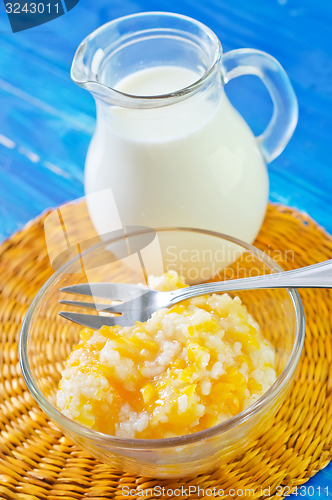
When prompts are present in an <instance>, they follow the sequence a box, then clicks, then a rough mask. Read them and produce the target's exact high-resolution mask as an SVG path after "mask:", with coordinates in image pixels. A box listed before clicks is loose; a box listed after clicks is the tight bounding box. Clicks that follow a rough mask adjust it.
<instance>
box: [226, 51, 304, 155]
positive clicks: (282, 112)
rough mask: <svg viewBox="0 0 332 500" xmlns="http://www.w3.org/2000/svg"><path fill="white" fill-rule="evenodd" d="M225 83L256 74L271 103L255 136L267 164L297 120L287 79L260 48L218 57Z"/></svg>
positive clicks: (295, 105) (283, 72)
mask: <svg viewBox="0 0 332 500" xmlns="http://www.w3.org/2000/svg"><path fill="white" fill-rule="evenodd" d="M222 64H223V68H224V81H225V83H227V82H229V81H230V80H232V78H235V77H237V76H241V75H255V76H258V77H259V78H260V79H261V80H262V82H263V83H264V85H265V86H266V88H267V90H268V91H269V94H270V96H271V99H272V102H273V114H272V118H271V120H270V122H269V124H268V126H267V127H266V129H265V130H264V132H263V133H262V134H261V135H259V136H258V137H257V141H258V143H259V146H260V149H261V152H262V154H263V157H264V159H265V161H266V162H267V163H270V162H271V161H272V160H274V159H275V158H277V156H279V155H280V153H281V152H282V151H283V150H284V149H285V147H286V145H287V143H288V141H289V140H290V138H291V137H292V135H293V132H294V130H295V127H296V124H297V119H298V104H297V99H296V96H295V92H294V90H293V87H292V85H291V83H290V81H289V78H288V76H287V74H286V72H285V70H284V69H283V67H282V66H281V65H280V64H279V63H278V61H277V60H276V59H275V58H274V57H272V56H270V55H269V54H267V53H266V52H262V51H261V50H255V49H237V50H231V51H229V52H226V54H224V55H223V57H222Z"/></svg>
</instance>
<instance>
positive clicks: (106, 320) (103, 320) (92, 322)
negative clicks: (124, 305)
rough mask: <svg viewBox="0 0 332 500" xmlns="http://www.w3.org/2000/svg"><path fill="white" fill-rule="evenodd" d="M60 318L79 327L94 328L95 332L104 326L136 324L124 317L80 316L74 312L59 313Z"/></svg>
mask: <svg viewBox="0 0 332 500" xmlns="http://www.w3.org/2000/svg"><path fill="white" fill-rule="evenodd" d="M59 314H60V316H62V317H63V318H65V319H69V320H70V321H73V322H74V323H78V324H79V325H83V326H87V327H88V328H93V329H94V330H99V328H101V327H102V326H103V325H106V326H115V325H121V326H130V325H133V324H135V321H134V320H130V318H124V317H123V316H94V315H91V314H80V313H74V312H64V311H60V312H59Z"/></svg>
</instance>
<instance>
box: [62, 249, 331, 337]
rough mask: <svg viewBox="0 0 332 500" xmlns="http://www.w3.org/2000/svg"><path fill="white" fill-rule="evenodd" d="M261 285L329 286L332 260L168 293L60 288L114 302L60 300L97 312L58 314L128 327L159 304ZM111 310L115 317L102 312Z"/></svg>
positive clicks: (116, 286)
mask: <svg viewBox="0 0 332 500" xmlns="http://www.w3.org/2000/svg"><path fill="white" fill-rule="evenodd" d="M262 288H332V259H330V260H327V261H325V262H320V263H319V264H314V265H312V266H307V267H302V268H299V269H294V270H292V271H285V272H280V273H273V274H266V275H261V276H257V277H253V278H241V279H235V280H228V281H218V282H213V283H204V284H200V285H193V286H188V287H186V288H180V289H177V290H173V291H171V292H160V291H156V290H151V289H149V288H146V287H143V286H140V285H130V284H125V283H89V284H82V285H72V286H67V287H65V288H61V290H60V291H61V292H66V293H75V294H79V295H89V296H91V297H100V298H106V299H111V300H114V301H117V302H118V303H117V304H115V305H113V304H112V305H107V304H99V303H92V302H79V301H71V300H60V303H61V304H66V305H70V306H76V307H85V308H88V309H95V310H96V311H99V312H101V313H102V314H101V315H92V314H81V313H75V312H64V311H61V312H59V314H60V315H61V316H63V317H64V318H66V319H69V320H70V321H74V322H75V323H79V324H81V325H83V326H87V327H89V328H93V329H95V330H97V329H99V328H100V327H101V326H103V325H108V326H114V325H122V326H130V325H133V324H135V322H136V321H147V320H148V319H149V318H150V317H151V315H152V314H153V313H154V312H155V311H157V310H158V309H161V308H163V307H169V306H172V305H174V304H176V303H177V302H181V301H182V300H185V299H189V298H191V297H195V296H197V295H205V294H207V293H216V292H227V291H234V290H254V289H262ZM103 313H113V314H117V315H116V316H115V315H113V316H109V315H103Z"/></svg>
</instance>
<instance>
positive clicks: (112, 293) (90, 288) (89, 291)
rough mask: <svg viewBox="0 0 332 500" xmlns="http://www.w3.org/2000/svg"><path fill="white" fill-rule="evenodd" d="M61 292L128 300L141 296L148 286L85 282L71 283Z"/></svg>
mask: <svg viewBox="0 0 332 500" xmlns="http://www.w3.org/2000/svg"><path fill="white" fill-rule="evenodd" d="M60 292H66V293H76V294H78V295H90V296H91V297H101V298H104V299H113V300H128V299H134V298H136V297H140V296H141V295H144V293H146V292H147V288H145V287H138V286H137V285H130V284H129V283H120V284H117V283H85V284H82V285H71V286H66V287H64V288H61V289H60Z"/></svg>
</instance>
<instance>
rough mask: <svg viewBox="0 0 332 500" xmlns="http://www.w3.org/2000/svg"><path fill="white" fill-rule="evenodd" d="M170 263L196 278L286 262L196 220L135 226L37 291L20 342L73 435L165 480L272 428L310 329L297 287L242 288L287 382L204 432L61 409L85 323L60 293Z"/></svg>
mask: <svg viewBox="0 0 332 500" xmlns="http://www.w3.org/2000/svg"><path fill="white" fill-rule="evenodd" d="M169 270H176V271H178V272H179V274H182V275H184V277H185V278H186V280H187V282H188V283H189V284H193V283H198V282H208V281H213V280H223V279H233V278H241V277H248V276H257V275H260V274H267V273H271V272H276V271H281V268H280V267H279V265H278V264H277V263H276V262H275V261H274V260H273V259H272V258H270V257H269V256H268V255H267V254H264V253H263V252H261V251H260V250H258V249H256V248H255V247H253V246H252V245H249V244H247V243H244V242H241V241H239V240H237V239H234V238H231V237H229V236H226V235H223V234H218V233H215V232H211V231H205V230H198V229H197V230H196V229H189V228H162V229H156V230H151V229H142V230H139V231H135V230H134V231H133V232H132V233H131V234H129V235H128V234H127V235H125V236H124V235H123V234H122V235H121V234H120V235H119V236H118V237H115V238H114V237H113V238H111V239H106V240H105V241H100V242H99V243H98V244H96V245H94V246H93V247H91V248H88V249H87V250H85V251H84V252H82V253H80V254H78V255H76V256H74V257H73V258H72V259H71V260H70V261H69V262H67V263H66V264H64V265H62V267H60V268H59V269H58V270H57V271H56V272H55V273H54V274H53V275H52V277H51V278H50V279H49V280H48V281H47V282H46V283H45V285H44V286H43V287H42V288H41V289H40V291H39V292H38V294H37V295H36V297H35V298H34V300H33V302H32V304H31V306H30V308H29V310H28V312H27V315H26V317H25V319H24V323H23V326H22V331H21V336H20V342H19V356H20V364H21V369H22V372H23V376H24V379H25V382H26V384H27V387H28V389H29V390H30V392H31V394H32V396H33V397H34V398H35V400H36V401H37V403H38V404H39V405H40V407H41V408H42V409H43V410H44V411H45V412H46V414H47V415H48V417H49V418H50V419H51V420H52V421H53V422H55V423H56V424H57V426H58V427H59V428H60V429H61V430H62V431H63V432H64V433H65V434H66V435H67V436H68V437H69V438H70V439H71V440H72V441H74V442H75V443H77V444H79V445H80V446H82V447H83V448H85V449H86V450H88V451H89V452H91V454H92V455H94V456H95V457H97V458H99V459H100V460H102V461H103V462H106V463H109V464H111V465H112V466H114V467H116V468H117V469H120V470H124V471H127V472H130V473H132V474H139V475H143V476H151V477H155V478H157V477H168V478H169V477H185V476H192V475H197V474H199V473H202V472H205V471H208V470H212V469H213V468H214V467H216V466H217V465H218V466H220V465H221V464H223V463H228V462H229V461H230V460H233V459H234V458H235V457H236V455H238V454H242V453H243V452H244V450H245V449H246V447H248V446H249V445H250V444H251V443H252V442H253V440H254V439H256V438H257V437H258V436H259V435H260V434H262V433H264V430H265V429H269V428H270V426H271V425H273V417H274V415H275V414H276V412H277V410H278V409H279V408H280V406H281V405H282V403H283V401H284V400H285V398H286V397H287V393H288V390H289V387H290V384H291V382H292V379H293V377H294V372H295V369H296V366H297V364H298V361H299V358H300V354H301V351H302V347H303V342H304V333H305V326H304V313H303V309H302V304H301V301H300V298H299V295H298V293H297V291H296V290H283V289H281V290H251V291H241V292H236V293H235V294H234V295H237V296H239V297H240V298H241V300H242V302H243V303H244V304H245V305H246V306H247V308H248V310H249V312H250V313H251V314H252V316H253V317H254V318H255V319H256V321H257V322H258V323H259V325H260V328H261V330H262V333H263V335H264V336H265V337H266V338H267V339H268V340H269V341H270V342H271V343H272V344H273V346H274V348H275V352H276V371H277V380H276V382H275V383H274V384H273V386H272V387H271V388H270V389H269V390H268V391H267V392H266V393H265V394H264V395H263V396H262V397H261V398H260V399H259V400H257V401H256V402H255V403H254V404H252V405H251V406H250V407H249V408H247V409H245V410H244V411H242V412H241V413H239V414H238V415H236V416H235V417H233V418H231V419H229V420H227V421H226V422H223V423H221V424H219V425H216V426H214V427H211V428H209V429H206V430H204V431H200V432H196V433H194V434H188V435H184V436H179V437H173V438H167V439H125V438H117V437H114V436H111V435H106V434H103V433H100V432H96V431H94V430H91V429H90V428H88V427H85V426H83V425H81V424H79V423H76V422H74V421H72V420H70V419H68V418H67V417H65V416H64V415H63V414H61V413H60V412H59V411H58V409H57V408H56V405H55V394H56V391H57V387H58V383H59V380H60V377H61V371H62V370H63V368H64V364H65V361H66V359H67V356H68V355H69V353H70V352H71V350H72V347H73V346H74V345H75V344H77V343H78V340H79V332H80V330H81V328H82V327H81V326H80V325H77V324H74V323H71V322H69V321H67V320H65V319H64V318H62V317H60V316H59V314H58V313H59V311H60V310H66V308H67V309H68V310H69V309H70V308H68V306H64V305H60V304H59V300H60V298H69V296H68V297H66V296H65V295H64V294H63V293H60V289H61V288H62V287H65V286H68V285H71V284H76V283H87V282H89V283H93V282H116V283H121V282H122V283H135V284H136V283H143V284H144V283H145V282H146V277H147V275H150V274H154V275H161V274H162V273H163V272H166V271H169ZM60 295H61V297H60ZM230 295H233V294H232V293H230ZM70 298H71V299H73V298H74V299H75V298H78V297H76V296H73V295H71V296H70ZM80 299H81V300H82V297H80ZM71 310H73V308H71Z"/></svg>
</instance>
